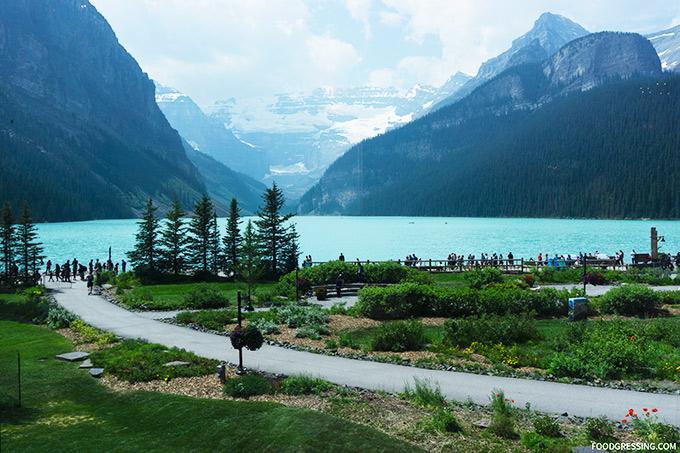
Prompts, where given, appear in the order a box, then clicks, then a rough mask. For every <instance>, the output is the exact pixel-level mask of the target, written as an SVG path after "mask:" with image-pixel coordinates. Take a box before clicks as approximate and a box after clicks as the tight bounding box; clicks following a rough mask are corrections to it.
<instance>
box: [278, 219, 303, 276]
mask: <svg viewBox="0 0 680 453" xmlns="http://www.w3.org/2000/svg"><path fill="white" fill-rule="evenodd" d="M299 238H300V235H299V234H298V232H297V229H296V228H295V224H292V225H291V226H290V227H289V228H288V232H287V233H286V240H285V241H284V245H283V248H282V249H281V262H282V271H283V272H284V273H288V272H293V271H294V270H295V269H297V267H298V259H299V258H300V247H299V245H298V239H299Z"/></svg>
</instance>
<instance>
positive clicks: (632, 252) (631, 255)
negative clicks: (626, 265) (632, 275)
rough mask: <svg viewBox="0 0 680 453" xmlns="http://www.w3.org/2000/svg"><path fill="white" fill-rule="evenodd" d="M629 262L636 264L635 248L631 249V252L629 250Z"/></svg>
mask: <svg viewBox="0 0 680 453" xmlns="http://www.w3.org/2000/svg"><path fill="white" fill-rule="evenodd" d="M630 262H631V263H632V264H636V260H635V249H633V250H631V252H630Z"/></svg>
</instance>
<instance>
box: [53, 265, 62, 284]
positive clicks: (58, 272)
mask: <svg viewBox="0 0 680 453" xmlns="http://www.w3.org/2000/svg"><path fill="white" fill-rule="evenodd" d="M54 276H55V278H56V279H57V281H59V278H60V277H61V267H60V266H59V264H55V265H54Z"/></svg>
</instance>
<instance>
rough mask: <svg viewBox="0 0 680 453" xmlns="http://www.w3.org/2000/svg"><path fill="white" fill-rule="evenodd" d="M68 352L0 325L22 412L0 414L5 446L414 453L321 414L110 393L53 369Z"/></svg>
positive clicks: (8, 376) (7, 382)
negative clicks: (18, 375) (18, 365)
mask: <svg viewBox="0 0 680 453" xmlns="http://www.w3.org/2000/svg"><path fill="white" fill-rule="evenodd" d="M71 350H73V346H72V345H71V343H69V342H68V341H67V340H65V339H64V338H62V337H61V336H59V335H57V334H56V333H54V332H52V331H50V330H49V329H46V328H43V327H38V326H34V325H29V324H21V323H16V322H12V321H0V384H2V392H3V394H4V395H5V398H3V399H2V400H0V401H5V402H6V401H7V398H6V396H7V395H8V394H9V395H16V393H17V392H16V385H15V383H16V362H17V352H20V353H21V375H22V400H23V407H22V408H19V409H8V408H7V407H4V406H3V407H2V409H0V424H1V425H2V433H1V439H2V447H3V451H7V452H30V451H55V452H57V451H69V452H70V451H91V450H92V449H98V450H102V451H114V452H125V451H130V452H133V451H134V452H137V451H145V452H146V451H164V452H166V451H182V452H185V451H219V450H225V451H235V450H237V449H245V450H248V451H315V452H316V451H351V452H356V451H395V452H396V451H416V450H418V449H417V448H415V447H414V446H412V445H410V444H406V443H404V442H401V441H398V440H395V439H393V438H391V437H389V436H387V435H385V434H383V433H380V432H378V431H375V430H371V429H369V428H366V427H363V426H360V425H356V424H353V423H349V422H346V421H344V420H342V419H339V418H337V417H333V416H330V415H326V414H321V413H318V412H313V411H308V410H303V409H298V408H291V407H286V406H282V405H279V404H274V403H259V402H233V401H219V400H204V399H194V398H189V397H182V396H175V395H166V394H159V393H152V392H142V391H129V392H124V393H118V392H114V391H112V390H109V389H107V388H105V387H103V386H101V385H99V384H98V383H97V381H96V380H95V379H93V378H91V377H90V376H89V374H88V373H87V372H86V371H84V370H78V369H77V364H74V363H68V362H62V361H57V360H54V358H53V357H54V355H55V354H59V353H63V352H68V351H71Z"/></svg>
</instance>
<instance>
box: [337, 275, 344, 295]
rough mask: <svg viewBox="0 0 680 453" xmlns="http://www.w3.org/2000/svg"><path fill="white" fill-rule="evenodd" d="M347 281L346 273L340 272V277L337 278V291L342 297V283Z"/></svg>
mask: <svg viewBox="0 0 680 453" xmlns="http://www.w3.org/2000/svg"><path fill="white" fill-rule="evenodd" d="M344 283H345V275H344V274H343V273H342V272H340V273H339V274H338V278H336V279H335V291H336V292H337V293H338V297H340V295H341V294H340V293H341V291H342V285H343V284H344Z"/></svg>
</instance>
